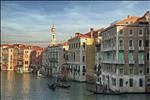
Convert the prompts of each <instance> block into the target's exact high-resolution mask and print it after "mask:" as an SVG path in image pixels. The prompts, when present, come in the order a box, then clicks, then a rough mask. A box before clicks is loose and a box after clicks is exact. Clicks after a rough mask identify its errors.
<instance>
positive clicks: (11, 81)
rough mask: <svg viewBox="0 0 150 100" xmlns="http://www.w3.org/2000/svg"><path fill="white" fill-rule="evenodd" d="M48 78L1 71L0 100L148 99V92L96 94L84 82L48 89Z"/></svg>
mask: <svg viewBox="0 0 150 100" xmlns="http://www.w3.org/2000/svg"><path fill="white" fill-rule="evenodd" d="M49 82H50V79H49V78H42V77H36V76H33V75H31V74H29V73H25V74H17V73H16V72H13V71H10V72H5V71H1V100H150V95H149V94H147V95H146V94H125V95H120V96H117V95H96V94H92V93H90V92H88V91H86V89H85V83H77V82H71V84H72V87H71V89H70V90H65V89H57V90H56V91H55V92H53V91H51V90H49V88H48V87H47V83H49Z"/></svg>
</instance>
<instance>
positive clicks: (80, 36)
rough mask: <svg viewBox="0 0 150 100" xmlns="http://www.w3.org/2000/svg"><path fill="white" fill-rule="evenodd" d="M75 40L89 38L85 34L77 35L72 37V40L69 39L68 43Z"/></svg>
mask: <svg viewBox="0 0 150 100" xmlns="http://www.w3.org/2000/svg"><path fill="white" fill-rule="evenodd" d="M77 38H90V37H89V36H88V35H86V34H81V33H79V34H78V35H77V36H74V37H73V38H71V39H69V40H68V41H70V40H73V39H77Z"/></svg>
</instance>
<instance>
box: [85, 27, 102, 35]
mask: <svg viewBox="0 0 150 100" xmlns="http://www.w3.org/2000/svg"><path fill="white" fill-rule="evenodd" d="M103 30H104V28H100V29H97V30H94V34H93V37H97V36H98V32H101V31H103ZM85 35H87V36H89V37H91V32H88V33H86V34H85Z"/></svg>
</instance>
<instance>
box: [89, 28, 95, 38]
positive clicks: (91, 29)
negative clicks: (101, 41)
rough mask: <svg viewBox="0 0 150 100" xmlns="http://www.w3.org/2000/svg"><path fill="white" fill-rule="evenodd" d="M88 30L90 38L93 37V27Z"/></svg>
mask: <svg viewBox="0 0 150 100" xmlns="http://www.w3.org/2000/svg"><path fill="white" fill-rule="evenodd" d="M90 32H91V38H93V33H94V29H93V28H90Z"/></svg>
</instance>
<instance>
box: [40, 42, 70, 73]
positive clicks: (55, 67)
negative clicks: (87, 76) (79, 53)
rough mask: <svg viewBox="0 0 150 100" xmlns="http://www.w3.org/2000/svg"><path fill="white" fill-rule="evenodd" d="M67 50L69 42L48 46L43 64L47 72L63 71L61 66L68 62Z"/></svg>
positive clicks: (44, 53)
mask: <svg viewBox="0 0 150 100" xmlns="http://www.w3.org/2000/svg"><path fill="white" fill-rule="evenodd" d="M67 50H68V44H67V42H65V43H62V44H57V45H55V46H48V47H47V48H46V50H45V51H44V52H43V58H42V65H43V66H44V70H45V72H46V73H47V74H50V75H53V74H55V73H59V72H60V71H61V66H62V65H63V64H64V63H66V60H65V56H64V55H65V52H66V51H67Z"/></svg>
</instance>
